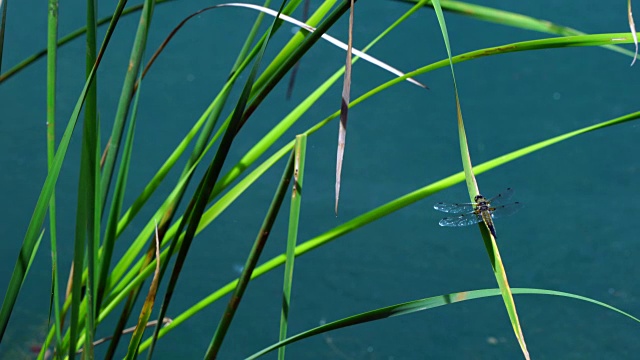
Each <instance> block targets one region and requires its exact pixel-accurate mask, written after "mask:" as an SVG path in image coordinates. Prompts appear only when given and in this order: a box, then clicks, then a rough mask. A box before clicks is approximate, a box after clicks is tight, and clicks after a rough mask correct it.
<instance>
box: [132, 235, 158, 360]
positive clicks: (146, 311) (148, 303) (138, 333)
mask: <svg viewBox="0 0 640 360" xmlns="http://www.w3.org/2000/svg"><path fill="white" fill-rule="evenodd" d="M154 240H155V242H154V244H155V246H154V248H155V253H156V269H155V271H154V273H153V280H151V285H150V286H149V293H148V294H147V298H146V299H145V300H144V305H143V306H142V310H141V311H140V317H139V318H138V325H137V326H136V328H135V331H134V332H133V336H132V337H131V341H130V342H129V349H128V350H127V357H126V359H127V360H132V359H135V358H136V357H137V355H138V348H139V346H140V340H141V339H142V335H143V334H144V329H145V327H146V326H148V325H147V322H148V321H149V316H151V310H152V309H153V303H154V302H155V301H156V293H157V292H158V283H159V282H160V238H159V236H158V224H156V236H155V238H154Z"/></svg>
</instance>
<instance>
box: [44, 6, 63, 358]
mask: <svg viewBox="0 0 640 360" xmlns="http://www.w3.org/2000/svg"><path fill="white" fill-rule="evenodd" d="M48 9H49V11H48V16H47V169H49V170H50V169H51V166H52V165H53V158H54V156H55V151H56V132H55V130H56V93H57V91H56V83H57V81H56V79H57V67H58V44H57V41H58V0H49V7H48ZM56 218H57V217H56V194H55V189H54V191H53V192H52V193H51V201H50V202H49V238H50V242H51V298H50V301H49V320H48V323H50V321H51V313H52V312H53V318H54V331H55V338H56V342H55V351H56V353H58V354H62V348H61V345H62V334H61V332H62V323H61V320H60V292H59V291H60V290H59V280H58V242H57V225H56V223H57V220H56ZM47 327H49V324H47Z"/></svg>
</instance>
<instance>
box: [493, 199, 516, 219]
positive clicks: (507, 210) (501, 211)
mask: <svg viewBox="0 0 640 360" xmlns="http://www.w3.org/2000/svg"><path fill="white" fill-rule="evenodd" d="M494 209H495V210H492V211H491V217H493V218H501V217H505V216H509V215H513V214H515V213H516V212H518V210H520V209H522V203H519V202H514V203H511V204H507V205H502V206H498V207H495V208H494Z"/></svg>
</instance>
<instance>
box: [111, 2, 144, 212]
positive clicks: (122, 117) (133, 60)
mask: <svg viewBox="0 0 640 360" xmlns="http://www.w3.org/2000/svg"><path fill="white" fill-rule="evenodd" d="M154 6H155V3H154V1H153V0H145V2H144V6H143V7H142V12H141V14H140V22H139V23H138V29H137V31H136V36H135V39H134V42H133V49H132V50H131V56H130V58H129V67H128V68H127V74H126V75H125V79H124V84H123V85H122V91H121V92H120V100H119V101H118V108H117V110H116V117H115V120H114V124H113V130H112V132H111V136H110V137H109V144H108V147H109V151H108V152H107V157H106V159H105V162H104V166H103V170H102V180H101V184H100V186H101V191H102V195H101V199H102V200H101V203H102V206H103V207H104V206H105V205H106V199H107V194H108V193H109V188H110V185H111V179H112V177H113V170H114V167H115V163H116V159H117V157H118V152H119V150H120V140H121V139H122V134H123V132H124V125H125V122H126V120H127V116H128V114H129V108H130V106H131V101H132V100H133V94H134V92H133V87H134V85H135V81H136V79H137V77H138V71H139V69H140V63H141V62H142V57H143V55H144V51H145V48H146V45H147V37H148V33H149V26H150V23H151V18H152V15H153V8H154Z"/></svg>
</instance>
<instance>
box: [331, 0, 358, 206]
mask: <svg viewBox="0 0 640 360" xmlns="http://www.w3.org/2000/svg"><path fill="white" fill-rule="evenodd" d="M353 5H354V0H351V6H350V10H349V44H348V45H347V60H346V61H345V65H344V82H343V84H342V99H341V101H340V124H339V125H338V151H337V154H336V204H335V209H334V210H335V213H336V216H338V200H339V199H340V179H341V177H342V160H343V159H344V147H345V145H346V141H347V120H348V116H349V95H350V94H351V61H352V59H351V51H352V49H353Z"/></svg>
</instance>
